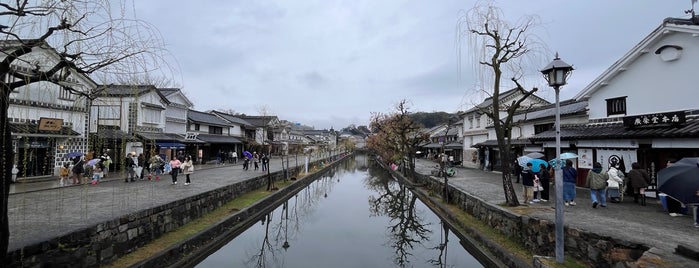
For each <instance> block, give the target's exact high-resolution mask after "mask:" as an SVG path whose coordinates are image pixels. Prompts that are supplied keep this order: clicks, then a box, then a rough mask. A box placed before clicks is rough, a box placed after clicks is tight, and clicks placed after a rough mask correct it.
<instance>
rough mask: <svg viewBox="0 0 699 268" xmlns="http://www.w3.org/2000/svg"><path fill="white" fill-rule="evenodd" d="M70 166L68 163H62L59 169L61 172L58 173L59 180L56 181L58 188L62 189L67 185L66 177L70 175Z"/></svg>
mask: <svg viewBox="0 0 699 268" xmlns="http://www.w3.org/2000/svg"><path fill="white" fill-rule="evenodd" d="M69 167H70V165H69V164H68V163H64V164H63V166H62V167H61V171H60V173H59V175H60V176H59V177H60V178H59V179H58V186H60V187H63V186H64V185H67V184H68V175H70V168H69Z"/></svg>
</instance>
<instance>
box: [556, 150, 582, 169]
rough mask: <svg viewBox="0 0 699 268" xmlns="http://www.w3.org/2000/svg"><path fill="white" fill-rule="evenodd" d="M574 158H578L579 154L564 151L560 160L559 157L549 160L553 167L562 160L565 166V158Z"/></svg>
mask: <svg viewBox="0 0 699 268" xmlns="http://www.w3.org/2000/svg"><path fill="white" fill-rule="evenodd" d="M573 158H578V155H577V154H574V153H562V154H561V160H560V161H559V160H558V159H557V158H554V159H551V160H549V165H551V166H552V167H554V168H555V167H557V166H558V162H560V163H561V166H565V161H563V160H566V159H573Z"/></svg>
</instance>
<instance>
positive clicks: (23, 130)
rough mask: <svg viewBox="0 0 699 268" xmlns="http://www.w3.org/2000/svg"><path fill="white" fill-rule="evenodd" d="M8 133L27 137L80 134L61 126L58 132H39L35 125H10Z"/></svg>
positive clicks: (37, 126)
mask: <svg viewBox="0 0 699 268" xmlns="http://www.w3.org/2000/svg"><path fill="white" fill-rule="evenodd" d="M10 131H11V132H12V135H22V136H28V137H75V136H80V133H78V132H75V131H74V130H73V129H72V128H70V127H67V126H61V129H60V130H57V131H49V130H39V125H38V124H35V123H10Z"/></svg>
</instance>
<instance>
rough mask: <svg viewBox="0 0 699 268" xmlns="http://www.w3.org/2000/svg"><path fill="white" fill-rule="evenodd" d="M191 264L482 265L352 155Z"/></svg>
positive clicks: (402, 190) (380, 173) (419, 206)
mask: <svg viewBox="0 0 699 268" xmlns="http://www.w3.org/2000/svg"><path fill="white" fill-rule="evenodd" d="M197 267H483V265H481V264H480V263H479V262H478V261H477V260H476V259H475V258H474V257H473V256H471V254H470V253H469V252H468V251H466V250H465V249H464V247H463V246H461V244H460V243H459V238H458V237H456V236H455V235H454V234H453V233H452V232H451V230H449V229H448V227H447V226H446V224H443V223H442V221H441V220H440V218H439V217H438V216H437V215H435V214H434V213H432V211H431V210H430V209H429V208H428V207H426V206H425V205H424V204H423V203H422V202H420V200H419V199H417V197H416V196H415V195H414V194H413V193H412V192H410V190H408V189H407V188H406V187H405V186H402V185H400V184H399V183H397V182H396V181H395V180H393V179H392V178H391V176H390V174H388V173H387V172H386V171H385V170H382V169H380V167H378V166H376V167H374V166H372V164H371V162H370V161H369V159H368V157H366V156H364V155H357V156H354V157H352V159H349V160H347V161H346V162H344V163H343V164H341V165H340V166H338V167H336V168H334V169H332V170H331V171H329V172H327V173H326V174H325V176H324V177H322V178H320V179H318V180H316V181H315V182H313V183H311V184H310V185H309V186H308V187H306V188H304V189H302V190H301V191H300V192H298V193H297V194H296V195H295V196H294V197H292V198H290V199H289V200H287V201H286V202H284V203H283V204H282V205H281V206H279V207H277V208H276V209H275V210H274V211H272V212H271V213H269V214H267V215H265V216H263V217H262V218H261V219H259V221H258V223H257V224H255V225H253V226H252V227H250V228H249V229H247V230H246V231H244V232H243V233H241V234H240V235H239V236H237V237H235V238H233V239H232V240H231V241H230V242H228V244H226V245H225V246H223V247H221V248H220V249H219V250H218V251H216V252H214V253H213V254H211V255H209V256H208V257H207V258H206V259H204V260H203V261H202V262H201V263H199V264H198V265H197Z"/></svg>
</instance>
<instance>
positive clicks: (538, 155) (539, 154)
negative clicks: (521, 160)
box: [525, 152, 544, 158]
mask: <svg viewBox="0 0 699 268" xmlns="http://www.w3.org/2000/svg"><path fill="white" fill-rule="evenodd" d="M525 156H527V157H531V158H542V157H544V154H542V153H540V152H533V153H528V154H527V155H525Z"/></svg>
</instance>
